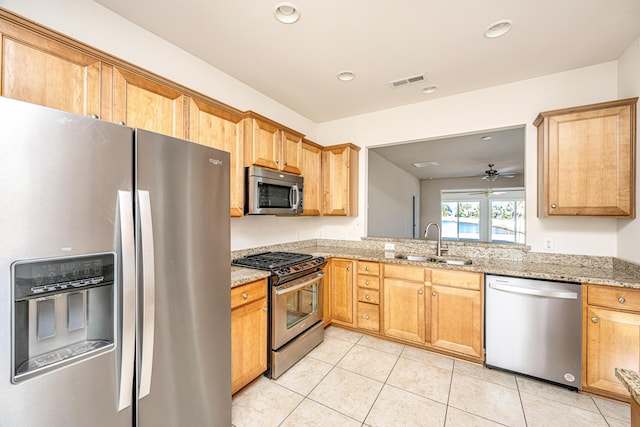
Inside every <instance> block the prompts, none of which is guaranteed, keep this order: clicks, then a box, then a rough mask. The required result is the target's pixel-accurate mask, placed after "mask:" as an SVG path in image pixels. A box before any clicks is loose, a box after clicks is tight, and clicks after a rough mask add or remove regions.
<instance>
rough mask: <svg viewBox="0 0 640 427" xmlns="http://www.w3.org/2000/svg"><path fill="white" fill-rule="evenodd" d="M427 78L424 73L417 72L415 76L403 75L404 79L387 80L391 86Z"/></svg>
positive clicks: (394, 86) (419, 81) (418, 81)
mask: <svg viewBox="0 0 640 427" xmlns="http://www.w3.org/2000/svg"><path fill="white" fill-rule="evenodd" d="M426 80H427V75H426V74H419V75H417V76H412V77H405V78H404V79H398V80H392V81H390V82H389V85H391V87H392V88H396V87H401V86H406V85H412V84H414V83H422V82H424V81H426Z"/></svg>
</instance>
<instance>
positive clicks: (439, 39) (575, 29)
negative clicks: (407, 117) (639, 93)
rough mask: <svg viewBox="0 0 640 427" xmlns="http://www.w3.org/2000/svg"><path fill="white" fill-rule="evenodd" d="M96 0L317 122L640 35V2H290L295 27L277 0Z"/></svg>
mask: <svg viewBox="0 0 640 427" xmlns="http://www.w3.org/2000/svg"><path fill="white" fill-rule="evenodd" d="M96 1H97V2H98V3H100V4H102V5H104V6H106V7H108V8H109V9H112V10H113V11H115V12H116V13H118V14H119V15H122V16H123V17H125V18H127V19H129V20H131V21H133V22H134V23H136V24H138V25H140V26H141V27H144V28H146V29H148V30H149V31H151V32H153V33H155V34H157V35H158V36H160V37H162V38H164V39H166V40H168V41H170V42H172V43H173V44H175V45H177V46H179V47H181V48H182V49H184V50H186V51H188V52H191V53H192V54H194V55H196V56H198V57H200V58H201V59H203V60H205V61H206V62H208V63H210V64H211V65H213V66H215V67H216V68H218V69H220V70H222V71H224V72H226V73H228V74H230V75H231V76H233V77H235V78H237V79H238V80H240V81H242V82H244V83H246V84H247V85H249V86H251V87H253V88H254V89H256V90H258V91H259V92H262V93H263V94H265V95H267V96H269V97H271V98H273V99H274V100H276V101H278V102H280V103H282V104H283V105H286V106H288V107H289V108H291V109H293V110H294V111H297V112H298V113H300V114H302V115H303V116H306V117H307V118H309V119H311V120H312V121H314V122H316V123H321V122H325V121H330V120H335V119H339V118H344V117H349V116H353V115H357V114H362V113H367V112H372V111H377V110H381V109H386V108H391V107H396V106H401V105H406V104H410V103H415V102H421V101H425V100H429V99H433V98H435V97H443V96H449V95H452V94H456V93H461V92H466V91H470V90H475V89H480V88H485V87H490V86H495V85H499V84H504V83H508V82H513V81H518V80H522V79H527V78H531V77H536V76H541V75H545V74H550V73H555V72H560V71H565V70H569V69H575V68H579V67H584V66H588V65H593V64H598V63H602V62H606V61H611V60H615V59H617V58H618V57H619V56H620V55H621V54H622V53H623V52H624V50H625V49H627V48H628V47H629V46H630V45H631V43H632V42H633V41H634V40H635V39H636V38H637V37H638V36H639V35H640V25H639V23H640V1H639V0H615V1H610V0H609V1H607V0H536V1H525V0H483V1H478V0H459V1H436V0H394V1H388V0H384V1H383V0H320V1H318V0H291V1H292V2H293V3H295V4H296V5H297V6H298V9H299V10H300V12H301V19H300V20H299V21H298V22H297V23H295V24H290V25H286V24H281V23H279V22H277V21H276V20H275V19H274V17H273V8H274V5H275V4H276V3H277V1H276V0H260V1H251V0H231V1H230V0H227V1H222V0H181V1H179V2H176V1H175V0H135V1H131V0H96ZM501 19H511V20H512V21H513V28H512V30H511V31H510V32H509V33H508V34H507V35H505V36H503V37H501V38H498V39H487V38H485V37H484V36H483V32H484V30H485V29H486V28H487V27H488V26H489V25H490V24H492V23H494V22H496V21H498V20H501ZM343 70H352V71H353V72H355V74H356V78H355V80H353V81H351V82H342V81H339V80H338V79H337V78H336V75H337V73H338V72H340V71H343ZM421 73H427V82H426V83H422V84H416V85H410V86H404V87H401V88H396V89H392V88H391V87H390V86H389V84H388V82H389V81H391V80H396V79H400V78H404V77H409V76H414V75H417V74H421ZM427 85H437V86H438V87H439V89H438V91H437V92H435V93H434V94H430V95H426V94H423V93H422V88H423V87H425V86H427ZM258 112H259V111H258Z"/></svg>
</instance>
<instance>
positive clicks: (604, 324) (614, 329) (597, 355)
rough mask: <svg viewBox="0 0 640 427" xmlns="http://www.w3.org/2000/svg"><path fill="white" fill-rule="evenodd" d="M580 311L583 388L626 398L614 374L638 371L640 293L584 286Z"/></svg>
mask: <svg viewBox="0 0 640 427" xmlns="http://www.w3.org/2000/svg"><path fill="white" fill-rule="evenodd" d="M582 311H583V316H584V318H583V357H584V359H585V360H584V361H583V377H582V386H583V389H585V390H587V391H590V392H593V393H598V394H602V395H605V396H609V397H615V398H623V399H628V398H629V392H628V391H627V389H626V388H625V387H624V386H623V385H622V384H621V383H620V382H619V381H618V379H617V378H616V376H615V372H614V371H615V368H625V369H631V370H633V371H639V370H640V290H635V289H628V288H613V287H607V286H598V285H585V286H584V287H583V310H582Z"/></svg>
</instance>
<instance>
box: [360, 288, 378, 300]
mask: <svg viewBox="0 0 640 427" xmlns="http://www.w3.org/2000/svg"><path fill="white" fill-rule="evenodd" d="M358 301H360V302H368V303H369V304H380V292H379V291H375V290H371V289H363V288H358Z"/></svg>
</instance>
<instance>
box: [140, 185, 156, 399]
mask: <svg viewBox="0 0 640 427" xmlns="http://www.w3.org/2000/svg"><path fill="white" fill-rule="evenodd" d="M138 202H139V206H138V208H139V212H140V217H139V218H140V237H141V239H140V240H141V245H142V349H141V356H140V359H141V360H140V389H139V390H138V399H142V398H143V397H145V396H146V395H148V394H149V393H150V391H151V376H152V371H153V340H154V333H155V331H154V328H155V263H154V250H153V222H152V217H151V200H150V198H149V192H148V191H143V190H138Z"/></svg>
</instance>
